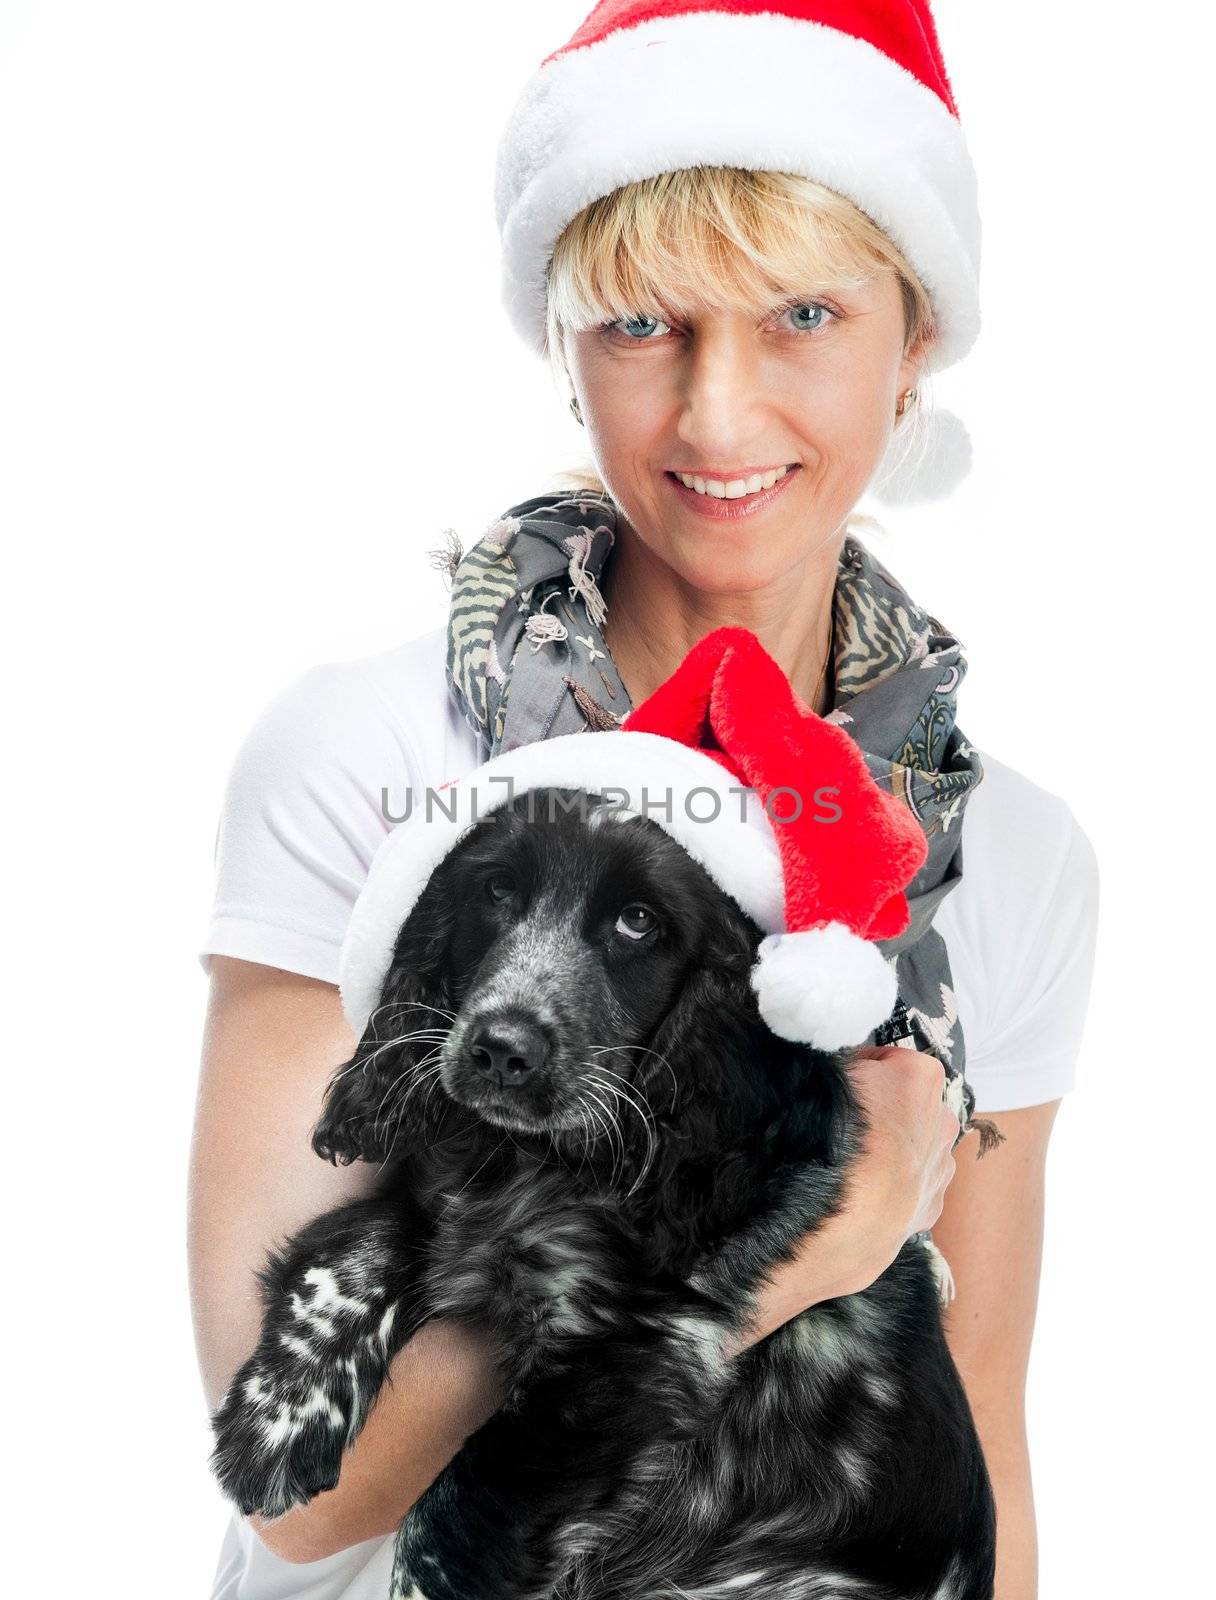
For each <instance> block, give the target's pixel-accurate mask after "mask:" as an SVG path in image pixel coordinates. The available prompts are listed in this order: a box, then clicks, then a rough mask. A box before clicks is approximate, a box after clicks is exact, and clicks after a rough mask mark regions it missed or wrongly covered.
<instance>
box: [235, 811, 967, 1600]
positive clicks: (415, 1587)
mask: <svg viewBox="0 0 1216 1600" xmlns="http://www.w3.org/2000/svg"><path fill="white" fill-rule="evenodd" d="M555 794H556V795H558V796H560V797H561V803H560V804H558V805H556V806H555V805H553V804H552V797H553V795H555ZM575 799H577V800H578V801H579V803H578V804H577V805H575V806H571V801H572V800H575ZM760 937H761V932H760V929H759V928H758V927H757V926H756V924H755V923H753V922H752V921H751V919H750V918H749V917H747V916H746V915H745V914H744V913H743V912H742V911H741V910H740V909H739V907H738V906H737V905H736V904H735V902H734V901H733V900H731V899H730V898H729V897H728V896H726V895H725V894H724V893H723V892H722V891H721V890H720V889H719V888H718V887H717V886H716V885H715V884H714V882H713V881H712V880H711V878H710V877H709V876H708V874H707V873H705V872H704V871H703V870H702V869H701V867H700V866H699V865H698V864H697V863H695V862H694V861H693V860H692V859H691V857H690V856H689V855H688V854H687V853H686V852H685V851H684V850H683V849H682V847H681V846H680V845H679V844H677V843H676V842H674V841H673V840H672V839H671V838H670V837H669V836H668V835H667V834H665V833H664V832H663V831H662V830H661V829H660V828H659V827H658V826H657V825H656V824H655V823H654V822H652V821H650V820H647V819H642V818H637V817H629V816H628V815H627V814H625V813H621V812H620V811H619V810H617V809H615V808H613V807H610V806H607V805H604V804H600V803H597V802H596V801H595V799H594V798H593V797H587V796H576V793H575V791H572V790H557V791H548V790H536V791H533V792H531V793H530V794H524V795H521V796H518V797H517V798H516V799H515V800H514V801H513V803H512V804H511V805H510V806H504V807H503V808H502V809H501V810H498V811H495V812H492V813H490V814H489V815H488V816H486V817H484V818H482V820H481V821H479V822H478V823H477V824H476V826H475V827H473V828H471V829H470V830H469V831H468V832H467V833H466V834H465V835H464V836H463V838H462V840H461V841H460V843H459V844H458V845H457V846H456V847H455V848H454V849H453V850H452V851H451V852H450V853H449V855H448V856H447V858H446V859H445V860H444V861H443V862H442V863H441V864H440V866H439V867H438V868H437V869H436V871H435V872H434V874H433V875H432V877H431V880H430V882H429V884H428V886H427V888H426V890H425V891H424V893H423V894H422V896H421V897H420V899H419V900H418V902H417V904H416V905H415V907H414V909H413V910H412V912H411V914H410V915H409V917H408V919H407V920H406V923H405V925H404V927H403V928H402V930H401V932H400V934H399V936H398V939H397V943H396V948H395V952H394V957H393V962H392V966H391V969H390V971H389V974H388V977H387V980H386V982H385V984H384V988H383V992H382V996H381V1002H382V1003H381V1005H380V1007H379V1009H378V1011H377V1012H376V1013H375V1015H374V1016H373V1017H372V1020H371V1022H370V1024H369V1025H368V1028H367V1030H366V1032H365V1033H364V1036H363V1038H362V1039H361V1040H360V1042H359V1046H358V1049H357V1051H356V1053H355V1055H354V1057H353V1059H352V1060H351V1061H350V1062H349V1063H348V1064H347V1065H345V1066H344V1067H342V1068H341V1069H340V1070H339V1071H338V1073H337V1074H336V1076H335V1077H334V1079H333V1081H332V1082H331V1084H330V1086H329V1089H328V1091H327V1094H326V1101H325V1107H324V1113H323V1115H322V1118H321V1120H320V1122H319V1124H318V1126H317V1128H316V1131H315V1134H314V1136H313V1145H314V1148H315V1149H316V1150H317V1152H318V1153H319V1154H321V1155H323V1156H326V1157H328V1158H329V1159H331V1160H334V1161H339V1162H343V1163H348V1162H351V1161H354V1160H363V1161H369V1162H375V1163H378V1164H380V1166H381V1174H380V1180H379V1182H378V1187H377V1190H376V1193H375V1195H374V1197H373V1198H370V1199H368V1200H364V1201H359V1202H357V1203H355V1204H352V1205H348V1206H345V1207H343V1208H341V1209H339V1210H336V1211H334V1212H332V1213H330V1214H328V1215H326V1216H323V1217H320V1218H318V1219H317V1220H316V1221H314V1222H313V1223H312V1224H310V1225H309V1226H308V1227H307V1228H305V1229H304V1230H302V1232H300V1233H299V1234H298V1235H297V1236H296V1237H295V1238H294V1239H293V1240H292V1241H291V1242H290V1243H289V1244H288V1245H287V1246H286V1247H285V1248H283V1249H282V1250H280V1251H277V1252H275V1253H274V1254H273V1256H272V1257H271V1259H270V1261H269V1263H268V1264H267V1266H266V1267H265V1269H264V1271H263V1274H262V1286H263V1292H264V1298H265V1318H264V1325H263V1332H262V1337H261V1341H260V1343H259V1346H258V1348H257V1351H256V1352H255V1354H254V1355H253V1356H252V1357H251V1358H250V1359H249V1361H248V1362H247V1363H246V1364H245V1366H244V1367H243V1368H242V1369H241V1371H240V1372H239V1373H238V1374H237V1375H236V1377H235V1378H234V1380H233V1382H232V1384H231V1385H230V1387H229V1390H228V1392H227V1394H226V1395H225V1398H224V1400H223V1402H222V1404H221V1405H220V1407H219V1408H218V1409H217V1411H216V1413H215V1417H214V1419H213V1422H214V1428H215V1434H216V1440H217V1443H216V1449H215V1452H214V1455H213V1457H212V1466H213V1468H214V1470H215V1472H216V1474H217V1476H218V1478H219V1481H220V1484H221V1486H222V1487H223V1489H224V1491H225V1493H226V1494H227V1495H228V1496H229V1497H230V1498H231V1499H232V1500H234V1501H235V1502H236V1504H237V1505H238V1506H239V1507H240V1508H241V1509H242V1510H243V1511H244V1512H246V1513H249V1512H254V1511H256V1512H260V1513H262V1514H263V1515H266V1516H276V1515H279V1514H281V1513H282V1512H284V1511H286V1510H288V1509H289V1508H290V1507H291V1506H293V1505H297V1504H302V1503H304V1502H306V1501H307V1500H309V1499H310V1498H311V1497H312V1496H313V1495H315V1494H317V1493H318V1492H319V1491H321V1490H323V1489H327V1488H330V1487H332V1486H333V1484H334V1483H335V1482H336V1481H337V1478H338V1473H339V1467H340V1464H341V1458H342V1453H343V1451H344V1450H345V1449H346V1448H347V1447H348V1446H349V1445H350V1444H351V1443H352V1442H353V1441H354V1439H355V1438H356V1436H357V1434H358V1432H359V1429H360V1428H361V1427H362V1425H363V1423H364V1421H365V1419H366V1417H367V1414H368V1411H369V1409H370V1407H371V1405H372V1403H373V1401H374V1400H375V1398H376V1394H377V1392H378V1390H379V1388H380V1385H381V1383H382V1381H383V1380H384V1377H385V1373H386V1370H387V1368H388V1366H389V1363H390V1362H391V1360H392V1358H393V1356H394V1354H395V1353H396V1352H397V1350H398V1349H399V1348H400V1347H401V1345H402V1344H403V1343H404V1342H405V1341H406V1340H407V1339H408V1338H409V1337H410V1336H411V1335H412V1334H413V1333H414V1332H415V1331H416V1330H417V1329H418V1328H419V1327H420V1326H421V1325H422V1324H423V1323H424V1322H425V1321H427V1320H428V1319H430V1318H432V1317H436V1316H439V1317H455V1318H461V1319H465V1320H467V1321H470V1322H475V1323H477V1324H479V1325H481V1326H482V1327H483V1328H485V1329H487V1330H488V1332H489V1333H490V1334H491V1335H492V1337H493V1339H494V1340H495V1341H496V1345H497V1348H498V1351H499V1353H500V1360H501V1370H502V1373H503V1375H504V1378H505V1380H506V1383H507V1386H508V1393H507V1398H506V1402H505V1404H504V1405H503V1407H502V1409H501V1410H500V1411H498V1412H497V1413H496V1414H495V1415H494V1416H493V1417H492V1418H491V1419H490V1420H489V1421H488V1422H487V1423H486V1424H485V1426H484V1427H482V1428H480V1429H479V1430H478V1431H477V1432H476V1433H474V1434H473V1435H472V1436H471V1437H470V1438H469V1439H468V1440H467V1441H466V1443H465V1444H464V1446H463V1448H462V1449H461V1450H460V1451H459V1453H458V1454H457V1455H456V1457H455V1458H454V1459H453V1460H452V1462H451V1463H450V1464H449V1465H448V1466H447V1468H446V1469H445V1470H444V1471H443V1472H442V1473H441V1474H440V1475H439V1477H438V1478H437V1479H436V1480H435V1482H434V1483H433V1484H432V1485H431V1486H430V1488H429V1489H428V1490H427V1491H426V1493H425V1494H423V1495H422V1497H421V1498H420V1499H419V1500H418V1501H417V1503H416V1504H415V1505H414V1506H413V1507H412V1508H411V1510H410V1512H409V1514H408V1515H407V1517H406V1519H405V1521H404V1522H403V1524H402V1526H401V1530H400V1532H399V1534H398V1538H397V1546H396V1560H395V1568H394V1576H393V1589H392V1593H393V1596H394V1597H400V1600H407V1597H411V1596H412V1597H414V1600H418V1597H424V1600H522V1597H525V1596H528V1597H538V1600H539V1597H542V1596H552V1597H554V1600H659V1597H663V1600H667V1597H677V1596H679V1597H684V1600H694V1597H695V1600H711V1597H714V1600H717V1597H725V1596H730V1597H733V1596H736V1595H745V1596H753V1597H757V1600H759V1597H763V1600H818V1597H822V1600H829V1597H832V1600H835V1597H842V1600H843V1597H845V1596H864V1597H868V1600H929V1597H930V1596H932V1597H937V1600H987V1597H989V1596H991V1594H992V1586H993V1565H994V1543H995V1528H994V1511H993V1502H992V1496H991V1490H990V1486H989V1480H988V1476H987V1473H986V1470H985V1465H984V1460H983V1456H982V1453H981V1450H980V1445H979V1442H978V1439H977V1437H976V1433H975V1429H974V1426H973V1423H972V1418H971V1413H970V1411H969V1409H968V1405H967V1401H966V1398H965V1395H964V1392H963V1388H962V1384H961V1382H960V1380H959V1377H958V1373H957V1371H956V1369H955V1367H954V1364H953V1362H952V1360H951V1358H950V1354H949V1351H948V1349H947V1346H946V1343H945V1340H944V1337H943V1333H942V1326H941V1312H940V1305H939V1300H938V1294H937V1288H936V1284H935V1279H934V1273H933V1269H932V1262H931V1260H930V1255H929V1252H928V1251H927V1250H926V1249H925V1248H924V1246H923V1244H922V1243H920V1242H919V1241H918V1240H915V1239H914V1240H910V1241H909V1242H908V1243H907V1244H906V1245H905V1246H904V1248H903V1250H902V1251H901V1252H900V1254H899V1256H898V1257H897V1258H896V1260H895V1261H894V1263H893V1264H892V1265H891V1267H890V1268H889V1269H888V1270H887V1271H886V1272H885V1273H884V1274H883V1275H882V1276H881V1277H880V1278H879V1279H878V1280H877V1282H875V1283H874V1284H873V1285H872V1286H871V1287H870V1288H868V1289H866V1290H865V1291H864V1292H862V1293H859V1294H853V1295H849V1296H847V1297H841V1298H838V1299H835V1300H830V1301H826V1302H822V1303H820V1304H818V1305H816V1306H813V1307H812V1308H811V1309H810V1310H808V1311H805V1312H803V1313H802V1314H801V1315H800V1316H797V1317H795V1318H794V1319H793V1320H792V1321H790V1322H788V1323H786V1324H785V1325H784V1326H783V1327H781V1328H780V1329H778V1330H777V1331H776V1332H775V1333H773V1334H771V1335H770V1336H769V1337H768V1338H766V1339H764V1340H762V1341H761V1342H760V1343H758V1344H756V1345H753V1346H751V1347H750V1348H748V1349H747V1350H745V1351H744V1352H743V1354H741V1355H739V1356H737V1357H735V1358H734V1359H733V1360H726V1359H724V1358H723V1357H722V1355H721V1353H720V1344H721V1340H722V1338H723V1336H724V1335H725V1334H726V1333H728V1332H729V1331H732V1330H735V1329H737V1328H740V1327H742V1326H743V1325H745V1324H746V1323H747V1321H748V1319H749V1313H750V1311H751V1310H752V1309H753V1307H754V1304H755V1301H754V1296H755V1293H756V1291H757V1289H758V1286H759V1285H760V1284H761V1282H762V1280H763V1279H764V1278H765V1276H766V1273H767V1271H768V1270H769V1269H770V1268H771V1267H772V1266H773V1265H774V1264H775V1263H777V1262H779V1261H781V1260H783V1259H786V1258H788V1257H789V1256H790V1255H791V1254H792V1251H793V1247H794V1246H795V1245H796V1244H797V1242H798V1241H799V1239H800V1238H801V1237H802V1236H803V1235H805V1234H806V1233H807V1232H808V1231H811V1230H813V1229H814V1228H815V1227H816V1226H818V1225H819V1224H821V1223H822V1222H823V1220H824V1219H825V1218H827V1217H828V1216H830V1215H831V1214H832V1213H833V1211H834V1210H835V1209H836V1208H837V1206H838V1205H839V1204H840V1200H841V1194H842V1177H843V1173H844V1169H845V1167H846V1166H847V1164H848V1162H849V1160H850V1158H851V1157H852V1156H853V1155H855V1154H856V1152H857V1149H858V1141H859V1137H860V1135H861V1134H862V1133H863V1132H864V1125H863V1121H862V1117H861V1114H860V1109H859V1107H858V1105H857V1103H856V1102H855V1100H854V1099H853V1097H852V1095H851V1093H850V1088H849V1082H848V1077H847V1074H846V1071H845V1064H846V1061H847V1052H838V1053H836V1054H825V1053H822V1052H819V1051H816V1050H813V1049H811V1048H809V1047H807V1046H803V1045H795V1044H790V1043H787V1042H786V1041H784V1040H782V1039H779V1038H777V1037H776V1036H775V1035H774V1034H772V1033H771V1032H770V1031H769V1030H768V1029H767V1028H766V1027H765V1025H764V1023H763V1021H762V1020H761V1018H760V1016H759V1014H758V1011H757V1009H756V1004H755V999H754V996H753V994H752V992H751V989H750V987H749V983H748V973H749V970H750V968H751V965H752V962H753V959H754V957H755V951H756V946H757V943H758V941H759V939H760Z"/></svg>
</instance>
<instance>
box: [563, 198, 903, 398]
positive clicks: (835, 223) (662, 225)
mask: <svg viewBox="0 0 1216 1600" xmlns="http://www.w3.org/2000/svg"><path fill="white" fill-rule="evenodd" d="M884 271H889V272H893V273H894V274H895V275H896V276H897V278H898V279H899V282H900V287H901V290H902V292H903V299H904V312H905V317H904V320H905V329H906V335H905V348H906V349H911V348H912V347H913V346H914V345H916V344H919V343H926V344H927V343H929V342H931V339H932V335H933V312H932V305H931V303H930V301H929V297H928V295H927V294H926V292H925V290H924V288H923V286H922V285H921V283H920V281H919V279H918V278H917V276H916V274H915V273H914V272H913V270H912V268H911V267H910V265H909V264H908V262H907V261H906V260H905V258H904V257H903V255H902V253H901V252H900V251H899V250H898V249H897V248H896V246H895V245H894V244H893V243H892V241H891V240H890V239H889V238H888V237H887V235H886V234H885V233H884V232H883V231H882V230H881V229H880V228H879V227H878V226H877V224H876V223H874V222H873V221H872V220H871V219H870V218H869V217H867V216H866V215H865V213H864V212H862V211H860V210H859V209H858V208H857V207H856V206H855V205H854V204H853V203H852V202H851V201H850V200H846V199H845V198H844V197H843V196H842V195H839V194H837V193H835V192H834V191H833V190H831V189H826V188H824V187H823V185H822V184H818V183H815V182H814V181H813V180H811V179H809V178H803V177H799V176H798V175H796V174H794V173H786V172H754V171H750V170H748V169H746V168H741V167H716V166H704V167H684V168H681V169H679V170H678V171H675V172H664V173H660V174H659V175H658V176H657V177H653V178H645V179H642V180H640V181H639V182H637V183H631V184H626V185H625V186H624V187H622V188H619V189H615V190H613V192H612V193H611V194H608V195H605V196H604V197H603V198H602V199H600V200H595V201H593V202H592V203H591V204H590V205H589V206H586V207H585V208H584V209H583V210H582V211H581V212H579V214H578V216H576V217H575V218H574V220H573V221H572V222H570V223H569V224H568V225H567V227H566V228H565V230H564V231H563V233H562V234H561V236H560V238H559V239H558V241H557V244H556V245H555V247H554V251H553V257H552V260H551V262H550V264H549V271H548V290H547V298H548V310H547V348H546V353H547V354H548V356H549V358H550V360H551V361H555V362H557V363H558V364H559V365H561V366H562V367H563V368H564V366H565V354H564V347H563V343H562V336H563V333H564V332H571V333H573V332H583V331H586V330H588V329H591V328H595V327H598V326H600V325H601V324H603V323H605V322H614V321H616V320H617V319H618V318H621V317H637V316H641V315H648V316H649V315H657V316H660V317H662V318H663V319H664V320H665V321H666V320H680V319H682V318H684V317H687V316H690V315H691V314H693V313H694V312H696V311H698V310H705V309H707V308H710V307H723V308H729V309H737V310H742V311H751V312H754V313H755V314H757V315H762V314H763V312H764V311H766V310H768V309H770V308H771V307H773V306H774V305H775V304H777V303H778V302H779V301H784V300H787V299H788V298H789V297H791V296H799V297H805V298H806V299H808V300H809V299H814V298H816V297H819V296H830V295H831V294H832V292H833V291H834V290H837V289H842V288H844V287H846V286H847V285H848V284H850V283H857V282H858V281H864V280H865V279H866V278H869V277H872V276H874V275H875V274H876V273H881V272H884Z"/></svg>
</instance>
